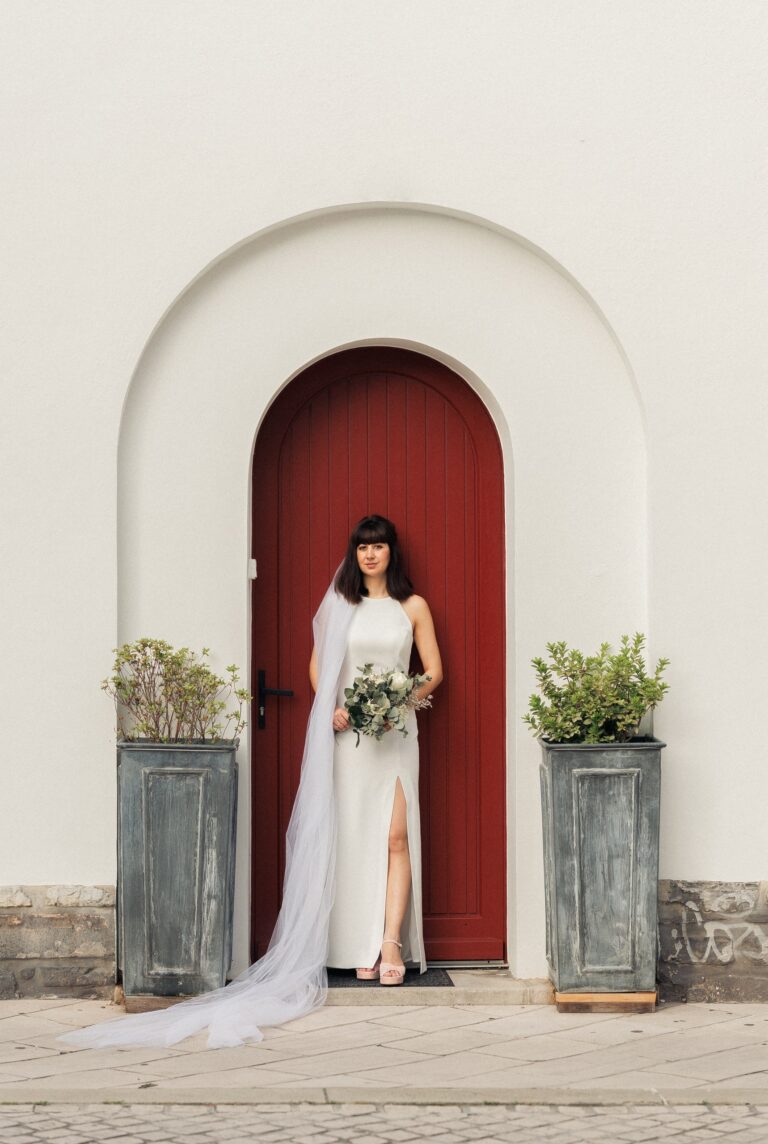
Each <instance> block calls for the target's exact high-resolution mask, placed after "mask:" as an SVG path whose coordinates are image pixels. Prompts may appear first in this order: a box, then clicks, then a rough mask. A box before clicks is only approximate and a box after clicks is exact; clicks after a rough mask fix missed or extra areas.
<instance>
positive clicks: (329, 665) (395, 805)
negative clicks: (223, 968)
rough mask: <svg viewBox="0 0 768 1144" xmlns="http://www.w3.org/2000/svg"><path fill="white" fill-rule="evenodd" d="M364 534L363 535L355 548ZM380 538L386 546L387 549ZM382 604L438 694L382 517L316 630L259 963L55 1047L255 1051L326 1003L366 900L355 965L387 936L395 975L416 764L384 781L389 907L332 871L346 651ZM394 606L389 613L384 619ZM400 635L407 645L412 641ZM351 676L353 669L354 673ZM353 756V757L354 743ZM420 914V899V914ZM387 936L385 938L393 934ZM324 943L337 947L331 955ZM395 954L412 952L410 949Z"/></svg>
mask: <svg viewBox="0 0 768 1144" xmlns="http://www.w3.org/2000/svg"><path fill="white" fill-rule="evenodd" d="M360 529H362V532H361V533H360V535H359V538H358V530H360ZM388 529H391V532H390V531H388ZM366 530H367V531H366ZM381 530H383V533H382V531H381ZM382 535H384V536H385V537H386V539H382ZM353 538H354V547H353ZM358 545H362V547H358ZM351 552H354V554H355V555H354V562H355V563H356V565H357V569H358V572H357V573H356V574H357V575H358V576H359V580H358V581H357V582H356V581H355V578H354V575H355V570H354V564H353V565H352V569H351V571H352V578H351V581H350V578H349V576H345V569H346V570H347V572H349V571H350V564H351V561H350V553H351ZM398 573H399V577H400V578H398ZM356 583H357V590H355V584H356ZM385 589H386V591H385ZM404 589H406V590H407V591H406V595H405V598H403V595H402V593H403V590H404ZM385 599H389V600H390V601H393V602H395V601H400V602H399V603H398V607H402V609H403V613H404V615H406V616H407V617H408V619H409V621H410V623H411V624H412V636H413V640H414V642H415V643H416V646H417V648H418V650H419V652H420V654H421V655H422V656H423V657H424V659H425V660H426V662H425V663H424V670H425V671H426V672H427V674H430V675H431V676H432V680H431V681H430V682H429V683H428V684H425V685H424V689H422V692H421V693H422V694H425V693H426V689H427V688H429V689H430V690H431V689H433V688H434V687H436V686H437V684H438V682H439V681H440V679H441V678H442V668H441V664H440V657H439V651H438V650H437V643H436V641H435V639H434V628H433V626H432V620H431V616H430V615H429V609H428V608H427V605H426V602H425V601H423V600H421V598H420V597H418V596H414V595H413V594H412V592H411V591H410V581H408V579H407V577H405V574H404V572H403V571H402V566H401V563H400V555H399V549H398V547H397V536H396V532H395V529H394V526H393V525H392V524H391V522H390V521H387V520H386V518H384V517H367V518H364V520H363V521H360V522H359V523H358V525H357V526H356V528H355V530H354V531H353V534H352V537H350V544H349V547H348V551H347V558H346V560H345V562H344V563H342V565H341V566H340V568H339V569H338V571H337V574H336V576H334V579H333V580H332V582H331V584H330V585H329V587H328V590H327V591H326V593H325V596H324V597H323V600H322V602H321V604H320V607H319V608H318V611H317V613H316V615H315V617H314V620H313V631H314V650H313V655H312V664H311V680H312V683H313V686H314V687H315V698H314V701H313V704H312V710H311V712H310V717H309V722H308V724H307V733H306V738H305V742H304V754H303V757H302V763H301V778H300V781H299V788H298V791H297V794H296V799H295V801H294V805H293V810H292V812H291V817H290V821H289V823H288V829H287V832H286V863H285V877H284V882H283V899H282V904H281V906H280V912H279V914H278V917H277V922H276V924H275V928H274V931H273V933H272V936H271V938H270V941H269V945H268V947H267V951H266V953H265V954H264V955H263V957H261V958H259V960H258V961H256V962H254V963H253V965H250V966H248V968H247V969H246V970H244V971H243V972H242V973H241V974H239V976H237V977H236V978H234V980H233V981H231V982H230V983H229V984H228V985H225V986H222V987H221V988H219V989H214V990H212V991H211V992H209V993H202V994H200V995H198V996H195V997H191V998H189V999H188V1000H186V1001H183V1002H180V1003H178V1004H176V1005H172V1006H170V1007H169V1008H167V1009H162V1010H155V1011H154V1012H150V1013H134V1014H131V1015H129V1016H124V1017H118V1018H116V1019H114V1020H109V1021H105V1022H103V1023H101V1024H97V1025H92V1026H90V1027H88V1028H85V1029H77V1030H75V1031H73V1032H69V1033H65V1034H62V1035H61V1036H60V1037H58V1038H57V1039H58V1040H61V1041H63V1042H64V1043H66V1044H69V1045H73V1046H76V1047H78V1048H101V1047H106V1046H112V1045H116V1046H127V1045H139V1046H142V1045H150V1046H155V1045H159V1046H167V1045H173V1044H176V1043H177V1042H178V1041H181V1040H183V1039H184V1038H185V1037H189V1036H192V1035H194V1034H195V1033H199V1032H201V1031H202V1030H204V1029H207V1031H208V1037H207V1046H208V1047H209V1048H221V1047H228V1046H233V1045H241V1044H243V1043H245V1042H246V1041H261V1040H263V1039H264V1035H263V1033H262V1032H261V1027H264V1026H267V1025H281V1024H283V1023H284V1022H287V1021H291V1020H294V1019H295V1018H297V1017H300V1016H303V1015H304V1014H306V1013H310V1012H312V1011H313V1010H315V1009H318V1008H320V1007H321V1006H322V1005H324V1004H325V1001H326V998H327V993H328V973H327V969H326V965H327V964H328V961H327V959H328V958H329V957H331V958H334V960H333V961H331V962H330V963H331V964H334V963H338V961H337V960H336V959H337V958H338V957H339V956H340V957H341V959H342V961H341V963H342V964H345V963H349V962H348V954H349V950H350V948H352V947H350V946H349V945H347V932H348V930H347V927H348V925H349V921H350V915H349V913H348V910H349V907H350V905H352V906H353V907H354V905H355V903H357V902H358V901H361V900H362V901H366V902H370V901H373V902H374V904H375V908H374V909H373V910H371V908H368V909H367V910H366V914H365V917H364V918H361V925H360V926H359V927H357V925H356V920H355V918H354V917H353V918H352V924H353V925H354V926H355V934H356V935H360V936H359V937H358V936H356V937H355V938H354V940H353V943H352V946H353V947H354V951H355V955H356V956H357V950H358V945H356V944H355V942H357V941H358V940H359V942H360V946H359V948H360V952H361V954H362V958H361V959H360V958H358V959H357V960H356V961H355V962H354V963H355V964H356V965H357V966H358V967H359V968H361V969H365V968H369V970H370V967H371V966H372V955H373V954H375V949H372V948H371V947H372V945H373V946H376V947H377V948H382V947H383V944H384V938H385V936H386V938H387V940H391V942H395V944H389V945H387V946H386V950H387V953H386V957H387V959H388V962H389V966H390V975H389V978H386V972H387V971H386V969H385V966H384V964H383V962H382V964H381V965H380V969H381V980H382V983H384V982H385V980H390V981H391V980H394V979H395V978H396V977H397V976H399V973H400V972H401V971H402V965H403V963H402V960H401V959H400V958H399V957H398V955H397V953H396V952H395V951H397V950H399V948H400V945H401V943H400V941H399V938H398V939H395V931H396V930H398V929H399V926H400V924H401V921H402V919H403V916H404V912H405V893H406V890H405V888H406V886H407V885H408V881H409V879H410V878H411V873H410V872H409V870H408V868H407V866H406V862H407V858H408V856H407V851H406V852H405V857H404V856H403V848H402V846H401V845H400V843H399V842H398V839H399V840H400V841H402V839H403V837H404V836H405V827H406V826H407V833H408V836H409V837H410V840H411V845H412V857H413V856H414V855H416V853H417V852H416V846H415V843H416V841H417V840H418V833H417V822H418V819H417V817H414V812H416V813H417V809H418V802H417V798H418V790H417V789H416V792H415V796H414V789H413V786H412V785H411V786H410V795H411V798H410V808H409V806H408V804H406V805H405V806H404V805H403V793H402V780H403V779H405V783H406V785H408V783H409V774H410V776H411V778H412V774H413V767H412V765H411V767H410V768H409V767H407V766H406V767H403V766H402V765H399V764H397V763H396V764H395V766H394V769H392V768H390V771H388V772H387V773H388V774H390V775H392V774H394V775H395V777H396V778H397V777H399V778H400V779H401V784H400V785H399V789H396V790H395V791H394V792H393V794H394V797H393V801H392V803H391V804H390V805H391V806H392V811H393V813H392V820H391V834H390V837H391V838H392V839H393V840H394V843H395V844H394V846H393V847H392V848H391V849H390V850H389V853H390V859H391V854H392V853H393V852H394V853H395V854H396V855H399V857H398V856H396V857H395V859H394V860H390V871H389V876H388V877H387V879H386V901H385V902H382V901H381V900H380V899H381V886H382V885H383V879H382V878H380V877H379V878H378V880H377V879H376V878H374V883H375V884H376V885H377V886H378V888H379V898H375V896H374V898H371V899H367V898H362V899H361V898H360V894H361V886H362V893H363V894H365V893H366V889H365V885H364V884H363V883H360V882H357V881H355V880H354V879H352V880H351V881H350V880H349V879H348V875H350V874H351V873H352V871H351V870H350V864H349V863H344V862H342V863H340V864H339V865H338V871H337V861H336V857H337V854H336V851H337V816H336V805H337V799H336V791H335V789H334V770H335V769H336V770H337V771H339V770H340V768H341V767H342V766H343V763H342V762H341V760H342V758H343V757H347V756H348V755H349V744H350V743H351V740H352V735H351V734H349V735H347V734H346V723H345V715H346V712H345V710H344V709H343V704H342V703H340V702H339V698H340V694H341V695H342V696H343V686H342V679H343V677H344V672H345V667H346V669H347V671H348V669H349V662H350V661H349V659H348V655H347V653H348V644H349V649H350V650H351V652H352V657H353V658H354V657H355V655H356V654H358V653H357V652H356V651H354V650H352V649H354V647H355V644H354V639H355V636H354V631H355V629H353V627H352V625H353V621H354V620H355V617H356V616H358V615H360V616H361V617H362V615H364V612H363V613H361V612H360V611H359V609H360V606H361V604H362V601H363V600H365V601H367V603H366V604H365V605H363V607H365V608H374V609H376V608H378V607H380V606H381V605H382V603H383V601H384V600H385ZM389 606H390V605H387V604H384V607H385V608H386V607H389ZM356 626H357V625H356ZM385 626H386V625H385ZM402 630H403V640H404V646H405V644H406V643H407V642H408V640H407V639H406V633H405V631H404V629H402ZM409 638H410V636H408V639H409ZM365 639H367V637H365ZM353 666H354V667H357V666H358V664H357V663H355V664H354V665H353ZM406 669H407V668H406ZM337 733H339V738H340V739H346V740H347V744H348V745H347V747H346V749H345V748H342V747H341V746H340V747H339V749H338V751H337V739H336V735H337ZM384 738H385V739H389V740H390V743H391V742H394V740H396V739H400V738H402V737H401V736H400V735H395V734H394V733H393V732H389V733H388V734H387V735H386V736H385V737H384ZM382 742H383V740H382ZM405 742H406V743H407V742H408V740H407V739H406V740H405ZM374 745H376V744H374ZM378 745H381V744H378ZM345 750H346V754H345ZM352 750H353V751H354V750H355V748H354V744H352ZM347 777H348V776H347ZM397 786H398V784H396V787H397ZM342 797H343V796H342ZM409 809H410V817H408V812H409ZM404 816H405V818H406V822H404ZM348 822H349V819H348V816H347V815H346V813H345V814H344V817H343V821H342V837H343V838H349V837H352V838H353V839H354V835H350V834H349V831H348V830H346V829H345V824H348ZM390 845H391V844H390ZM379 859H380V855H379ZM356 864H359V863H358V861H357V859H356V857H355V856H353V861H352V863H351V865H352V866H353V867H354V866H355V865H356ZM337 872H338V875H339V882H340V887H341V893H340V895H339V899H338V908H336V909H334V897H335V894H336V882H337ZM416 883H417V879H416V878H415V877H414V878H413V879H412V886H413V889H414V891H416V892H417V893H418V894H420V886H419V887H418V889H417V886H416ZM413 897H414V895H411V903H410V904H411V913H410V914H409V917H410V918H411V919H412V920H417V921H418V924H417V926H416V928H415V930H414V928H413V926H412V925H410V923H409V925H410V928H409V929H408V931H407V934H406V936H407V938H408V941H409V942H410V943H411V946H410V952H411V955H413V954H414V953H415V952H417V951H418V953H419V955H420V958H421V959H422V969H423V968H425V965H424V964H423V944H422V939H421V930H420V922H421V919H420V909H416V908H415V907H414V902H413ZM418 905H420V898H419V900H418V902H417V903H416V906H418ZM332 918H333V927H331V920H332ZM382 921H383V922H384V928H385V929H387V932H386V935H385V934H383V933H381V932H378V934H377V933H376V930H375V928H372V927H377V926H378V925H379V924H380V923H381V922H382ZM366 926H368V929H366ZM387 927H391V930H390V929H389V928H387ZM331 941H332V942H333V944H332V945H330V946H329V942H331ZM402 945H403V948H404V949H405V951H406V952H408V949H406V945H405V942H403V943H402ZM334 951H337V952H336V953H334ZM350 964H351V963H350ZM370 971H372V970H370ZM392 971H397V972H392Z"/></svg>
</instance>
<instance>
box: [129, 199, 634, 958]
mask: <svg viewBox="0 0 768 1144" xmlns="http://www.w3.org/2000/svg"><path fill="white" fill-rule="evenodd" d="M360 345H395V346H402V347H405V348H409V349H414V350H418V351H419V352H421V353H426V354H428V355H430V356H432V357H434V358H436V359H438V360H439V361H442V362H444V363H445V364H446V365H448V366H449V367H450V368H451V369H453V370H454V371H455V372H456V373H457V374H459V376H461V377H463V378H464V379H465V380H466V381H467V382H468V384H469V385H470V386H472V388H473V389H475V390H476V392H477V393H478V394H479V395H480V397H481V398H482V399H483V401H484V402H485V404H486V406H487V408H488V409H489V411H490V413H491V416H492V417H493V419H494V422H495V424H496V427H497V430H498V432H499V437H500V439H501V443H502V448H503V451H504V466H505V502H506V517H507V524H506V527H507V625H508V631H507V648H508V662H507V704H508V718H507V726H508V743H507V768H508V777H507V790H508V805H507V821H508V824H509V834H508V842H507V850H508V854H507V862H508V869H507V886H508V895H509V900H508V903H507V916H508V934H507V946H508V949H509V951H510V968H511V970H512V972H513V973H514V974H515V975H517V976H523V977H528V976H540V975H544V973H545V971H546V968H545V961H544V937H543V934H544V909H543V878H542V874H541V859H540V853H541V838H540V826H539V810H538V767H537V764H538V758H539V748H538V744H537V743H536V742H535V740H534V739H533V738H532V737H531V735H530V732H529V730H528V728H527V727H526V726H525V724H523V723H522V720H521V715H522V714H523V712H524V711H525V710H527V704H528V695H529V694H530V692H531V691H532V689H533V669H532V668H531V666H530V660H531V658H532V656H534V655H541V654H544V653H545V643H546V642H547V641H550V640H554V639H565V640H568V641H569V642H570V643H572V644H574V645H575V646H583V647H585V648H593V647H596V646H597V645H598V644H599V643H600V642H601V641H602V640H603V639H610V640H618V637H619V634H620V633H621V632H623V631H633V630H642V631H648V623H647V555H646V550H647V522H646V441H645V428H644V415H643V410H642V403H641V401H640V396H639V393H638V390H637V385H636V383H635V380H634V378H633V375H632V371H631V369H630V368H629V365H628V363H627V361H626V356H625V355H624V353H623V351H622V349H621V346H620V345H619V343H618V339H617V338H616V336H615V334H614V332H613V331H612V330H611V329H610V326H609V325H608V323H607V322H606V320H605V318H604V316H603V314H602V311H601V310H600V308H599V307H598V306H597V305H596V303H595V302H594V301H593V300H592V299H591V298H590V297H589V296H588V294H587V293H586V292H585V291H584V290H583V289H582V288H581V287H580V286H579V285H578V283H576V282H575V281H574V280H573V279H572V278H571V277H570V276H569V275H568V274H567V273H566V272H565V271H563V270H562V268H560V267H558V266H557V264H556V263H554V262H553V260H551V259H549V258H548V257H547V256H546V255H545V254H544V253H543V252H541V251H539V250H537V249H535V248H533V247H532V246H531V244H529V243H527V242H525V240H523V239H521V238H520V237H519V236H515V235H512V234H510V232H509V231H506V230H504V229H503V228H500V227H496V226H494V224H492V223H491V222H489V221H488V220H484V219H477V218H476V217H473V216H467V215H466V214H462V213H461V212H449V211H447V210H446V209H445V208H434V207H426V206H421V205H414V204H410V205H408V204H367V205H366V204H357V205H354V206H351V207H347V208H333V209H330V210H325V211H321V212H313V213H312V214H310V215H303V216H301V217H299V218H297V219H293V220H287V221H286V222H284V223H281V224H276V225H275V226H273V227H269V228H267V229H266V230H264V231H262V232H260V233H259V234H258V235H255V236H253V237H251V238H250V239H248V240H244V241H243V243H240V244H238V245H237V246H236V247H235V248H232V249H231V250H229V251H227V252H226V253H225V254H223V255H222V256H221V257H220V258H218V259H216V260H215V261H214V262H213V263H211V264H210V265H209V266H208V267H206V268H205V270H204V271H202V272H201V274H200V275H198V276H197V277H196V278H195V280H194V281H193V282H192V283H190V284H189V286H188V287H186V288H185V289H184V291H183V292H182V293H181V294H180V295H179V297H178V298H177V299H176V300H175V302H174V303H173V305H172V306H171V307H169V309H168V310H167V311H166V313H165V314H164V315H163V316H162V318H161V320H160V321H159V322H158V324H157V326H156V327H155V329H154V331H153V332H152V334H151V336H150V339H149V341H148V343H147V346H146V348H145V350H144V352H143V354H142V356H141V359H140V361H139V363H138V365H137V369H136V371H135V374H134V377H133V379H132V382H131V385H130V388H129V391H128V393H127V396H126V401H125V407H124V411H123V419H122V424H121V432H120V447H119V465H118V470H119V472H118V490H119V491H118V568H119V582H118V595H119V600H118V617H119V631H118V639H119V640H120V641H122V640H127V639H134V638H136V637H137V636H139V635H143V634H154V635H158V636H162V637H163V638H166V639H168V640H170V641H171V642H173V643H178V644H186V645H188V646H192V647H200V646H203V645H205V646H208V647H211V649H212V651H213V653H214V660H215V662H217V663H218V664H219V665H223V664H225V663H229V662H233V661H234V662H237V663H239V664H240V665H242V667H243V669H245V667H246V665H247V664H248V662H249V648H248V633H249V631H250V617H249V614H248V607H249V604H248V599H249V593H248V579H247V560H248V555H249V553H250V551H251V538H250V536H249V527H250V525H249V521H250V516H251V514H250V503H249V486H250V482H249V473H250V466H251V458H252V450H253V447H254V443H255V440H256V435H257V432H258V429H259V427H260V425H261V423H262V420H263V418H264V415H265V413H266V411H267V409H268V408H269V405H270V404H271V402H272V401H273V400H274V398H275V396H276V395H277V393H278V392H279V391H280V390H281V389H282V388H283V386H284V385H287V384H289V382H290V380H291V379H292V378H293V377H295V376H296V375H297V374H299V373H300V372H301V371H302V370H303V369H305V368H306V366H307V365H309V364H311V363H312V362H313V361H316V360H318V359H319V358H321V357H324V356H326V355H328V354H330V353H334V352H336V351H338V350H340V349H345V348H349V347H352V346H360ZM488 574H489V575H492V574H493V570H488ZM246 737H247V732H246ZM247 748H248V742H247V738H246V740H244V742H243V744H242V747H241V756H240V757H241V761H242V765H241V784H240V808H239V820H238V837H239V839H240V847H239V854H238V874H237V887H236V911H235V913H236V918H235V957H234V963H233V969H234V971H235V972H239V971H240V969H242V968H243V967H244V965H245V964H246V963H247V956H248V911H249V885H248V878H249V871H248V866H249V863H248V854H247V840H248V839H249V837H250V822H249V800H250V789H249V782H248V778H249V776H248V772H247V765H246V760H247V759H248V749H247Z"/></svg>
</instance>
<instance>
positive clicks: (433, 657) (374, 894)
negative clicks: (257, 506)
mask: <svg viewBox="0 0 768 1144" xmlns="http://www.w3.org/2000/svg"><path fill="white" fill-rule="evenodd" d="M335 587H336V590H337V592H339V593H340V594H341V595H342V596H344V598H345V599H346V600H348V601H349V602H350V603H351V604H354V605H355V609H354V615H353V617H352V621H351V623H350V625H349V629H348V632H347V641H346V654H345V658H344V662H343V665H342V670H341V674H340V678H339V684H338V690H337V695H336V701H337V706H336V710H335V711H334V713H333V727H334V731H335V745H334V752H333V782H334V799H335V808H336V828H337V851H336V886H335V896H334V900H333V906H332V909H331V914H330V919H329V933H328V955H327V961H326V963H327V965H329V966H334V967H343V968H347V967H352V966H354V967H355V968H356V969H357V976H358V977H360V978H365V979H370V980H373V979H375V978H377V977H378V979H379V982H380V984H382V985H400V984H402V982H403V978H404V975H405V962H406V961H411V962H413V963H415V964H417V965H418V966H419V971H420V972H421V973H424V972H425V970H426V968H427V961H426V955H425V952H424V936H423V920H422V897H421V829H420V819H419V745H418V729H417V725H416V713H415V711H413V710H411V711H410V712H409V713H408V716H407V723H406V729H407V731H408V734H407V736H403V735H402V734H400V733H394V732H393V731H392V729H391V728H390V729H388V731H387V732H386V733H385V735H384V737H383V738H382V739H381V740H376V739H374V738H372V737H370V736H361V737H360V741H359V744H357V743H356V741H355V736H354V734H353V733H352V732H351V730H350V729H349V713H348V711H347V710H346V708H345V707H344V689H345V688H346V687H350V686H351V684H352V681H353V679H354V678H355V676H356V675H359V674H360V668H361V667H362V665H363V664H365V663H373V664H375V665H377V666H379V667H382V668H398V669H400V670H401V671H405V672H407V671H408V667H409V660H410V656H411V648H412V645H413V644H414V643H415V644H416V648H417V651H418V653H419V656H420V658H421V663H422V671H423V672H424V673H425V674H427V675H429V676H430V679H429V680H428V681H427V682H425V683H424V684H422V685H421V687H419V688H418V690H417V692H416V694H417V696H418V697H419V698H424V697H425V696H427V695H428V694H429V693H430V692H432V691H434V689H435V688H436V687H437V686H438V684H439V683H440V682H441V680H442V678H443V671H442V663H441V659H440V651H439V648H438V645H437V639H436V637H435V628H434V624H433V621H432V616H431V613H430V610H429V607H428V606H427V602H426V600H424V599H423V598H422V597H421V596H417V595H415V594H414V592H413V585H412V584H411V581H410V580H409V578H408V577H407V575H406V574H405V571H404V569H403V564H402V556H401V552H400V548H399V545H398V540H397V532H396V529H395V526H394V525H393V524H392V522H391V521H389V520H387V519H386V517H382V516H375V515H374V516H367V517H364V518H363V519H362V520H361V521H359V522H358V524H357V525H356V526H355V528H354V530H353V532H352V535H351V537H350V540H349V545H348V549H347V554H346V557H345V559H344V562H343V564H342V566H341V568H340V569H339V572H338V574H337V576H336V580H335ZM310 679H311V681H312V686H313V687H314V688H315V689H317V654H316V650H313V653H312V660H311V662H310Z"/></svg>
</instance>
